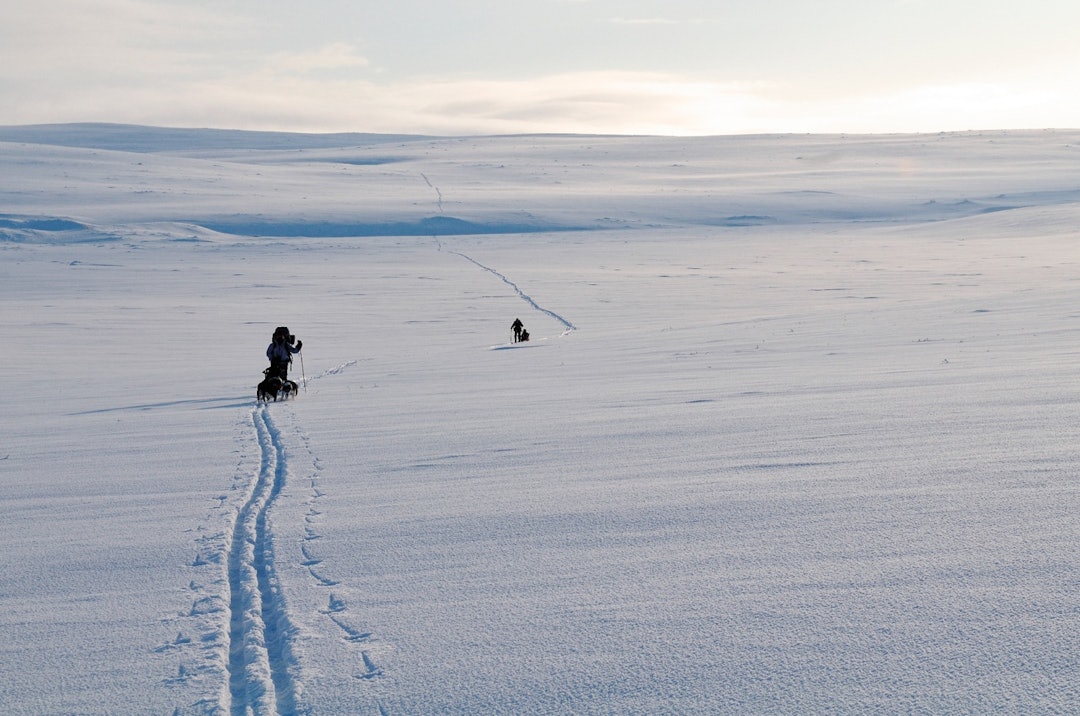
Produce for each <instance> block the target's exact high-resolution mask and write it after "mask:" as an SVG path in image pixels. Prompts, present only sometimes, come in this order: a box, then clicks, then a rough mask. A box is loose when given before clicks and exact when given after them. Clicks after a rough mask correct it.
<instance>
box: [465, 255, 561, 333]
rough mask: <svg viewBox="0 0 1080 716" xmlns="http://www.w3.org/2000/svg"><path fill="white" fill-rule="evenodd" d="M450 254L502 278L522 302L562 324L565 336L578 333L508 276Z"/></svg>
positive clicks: (477, 262)
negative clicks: (574, 332)
mask: <svg viewBox="0 0 1080 716" xmlns="http://www.w3.org/2000/svg"><path fill="white" fill-rule="evenodd" d="M448 253H451V254H454V255H455V256H460V257H461V258H463V259H465V260H466V261H469V262H471V263H473V264H475V265H477V266H479V267H480V268H482V269H484V270H485V271H487V272H488V273H490V274H493V275H494V276H497V277H498V278H500V279H501V280H502V282H503V283H505V284H506V285H507V286H509V287H510V288H512V289H514V291H515V292H516V293H517V295H518V296H520V297H521V300H523V301H525V303H527V304H529V305H530V306H532V307H533V309H535V310H537V311H539V312H540V313H543V314H546V315H548V316H551V317H552V318H554V319H555V320H556V321H558V322H559V323H561V324H562V325H563V328H565V330H564V331H563V333H562V334H563V335H564V336H565V335H566V334H567V333H570V332H571V331H576V330H577V327H576V326H575V325H574V324H573V323H571V322H570V321H568V320H566V319H565V318H563V317H562V316H560V315H559V314H558V313H555V311H552V310H549V309H547V308H544V307H543V306H541V305H540V304H538V303H537V302H536V301H534V300H533V297H532V296H530V295H529V294H527V293H525V292H524V291H522V290H521V287H520V286H518V285H517V284H516V283H514V282H513V281H511V280H510V279H508V278H507V277H506V276H504V275H503V274H501V273H499V272H498V271H496V270H495V269H493V268H491V267H490V266H485V265H484V264H482V263H480V262H479V261H477V260H476V259H474V258H473V257H471V256H467V255H466V254H463V253H461V252H460V251H450V252H448Z"/></svg>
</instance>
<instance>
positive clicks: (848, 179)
mask: <svg viewBox="0 0 1080 716" xmlns="http://www.w3.org/2000/svg"><path fill="white" fill-rule="evenodd" d="M0 161H2V164H0V166H3V171H0V299H2V305H3V309H4V322H3V325H4V329H5V335H4V339H5V341H4V343H5V347H6V352H5V358H6V360H5V371H4V373H5V376H6V377H7V382H6V385H5V389H4V410H2V411H0V485H2V490H0V511H2V519H0V544H3V548H2V549H0V570H2V573H3V575H4V579H3V582H2V584H3V586H2V587H0V615H2V616H0V625H2V626H0V633H2V634H3V635H4V638H3V639H2V640H0V664H2V666H0V706H2V707H3V711H4V712H5V713H15V714H19V713H27V714H30V713H33V714H42V713H44V714H66V713H132V714H135V713H138V714H145V713H176V714H196V713H221V714H240V713H246V712H248V711H249V710H250V712H253V713H257V714H262V713H285V714H293V713H296V714H341V713H361V714H363V713H371V714H428V713H457V714H487V713H492V714H493V713H517V714H548V713H579V714H585V713H621V714H659V713H670V714H686V713H709V714H713V713H730V714H745V713H777V714H780V713H783V714H791V713H822V712H828V713H851V714H856V713H858V714H862V713H868V712H886V713H899V712H905V713H908V712H911V713H962V712H970V713H985V712H994V711H998V712H1010V713H1031V712H1044V713H1045V712H1070V711H1073V710H1076V709H1077V708H1078V707H1080V691H1078V690H1077V687H1076V683H1077V679H1076V676H1077V668H1078V666H1077V659H1076V656H1075V654H1077V653H1078V652H1080V649H1078V647H1080V644H1078V637H1077V636H1076V635H1077V633H1078V628H1077V627H1078V626H1080V624H1078V617H1077V614H1078V613H1080V612H1078V609H1077V606H1078V603H1077V597H1076V594H1075V592H1076V590H1075V585H1076V583H1077V580H1078V578H1080V561H1078V557H1080V555H1078V549H1080V548H1078V547H1077V545H1078V544H1080V540H1078V537H1080V534H1078V532H1080V528H1078V527H1077V524H1076V520H1075V515H1076V513H1077V509H1078V508H1080V494H1078V487H1077V483H1076V480H1075V468H1076V465H1077V459H1076V440H1075V432H1076V431H1075V430H1074V428H1073V423H1074V420H1073V418H1072V415H1073V413H1074V412H1075V404H1076V403H1077V400H1078V397H1080V396H1078V389H1077V388H1076V387H1075V384H1076V380H1075V374H1076V364H1077V356H1078V354H1080V349H1078V348H1077V345H1078V339H1080V309H1078V308H1077V301H1076V299H1077V291H1078V284H1077V260H1078V257H1080V253H1078V251H1077V247H1076V243H1077V239H1078V234H1080V230H1078V229H1077V228H1076V227H1077V225H1078V219H1080V205H1078V203H1077V202H1078V201H1080V181H1078V180H1077V176H1080V174H1078V173H1077V167H1078V164H1080V132H1064V131H1059V132H1049V131H1046V132H998V133H967V134H944V135H904V136H759V137H715V138H698V139H685V138H683V139H675V138H655V137H591V136H517V137H475V138H431V137H373V136H371V135H337V136H321V137H305V136H299V135H294V136H288V135H285V136H282V135H273V136H260V135H255V134H250V133H240V134H237V133H221V132H212V131H210V130H205V131H188V130H175V131H174V130H161V129H154V128H140V127H119V128H118V127H110V126H86V125H72V126H53V127H37V128H0ZM514 318H521V320H522V321H523V322H524V323H525V325H526V327H527V328H528V329H529V331H530V333H531V336H532V340H530V341H529V342H528V343H517V344H514V343H511V342H510V336H511V334H510V323H511V322H512V321H513V320H514ZM277 325H288V326H289V327H290V328H291V329H292V331H293V332H294V333H295V334H296V335H297V336H298V337H299V338H301V339H302V340H303V342H304V350H303V352H302V353H301V356H302V359H303V362H302V363H301V362H300V361H299V360H298V361H297V363H296V364H295V365H294V368H293V377H294V378H296V379H297V381H298V382H300V383H301V384H302V388H301V393H300V396H299V397H298V398H297V399H296V400H292V401H289V402H279V403H271V404H267V405H263V404H257V403H256V402H255V384H256V383H257V382H258V380H259V379H260V378H261V370H262V368H263V367H264V366H265V365H266V360H265V358H264V355H263V354H264V351H265V349H266V344H267V343H268V342H269V339H270V335H271V333H272V332H273V329H274V327H275V326H277Z"/></svg>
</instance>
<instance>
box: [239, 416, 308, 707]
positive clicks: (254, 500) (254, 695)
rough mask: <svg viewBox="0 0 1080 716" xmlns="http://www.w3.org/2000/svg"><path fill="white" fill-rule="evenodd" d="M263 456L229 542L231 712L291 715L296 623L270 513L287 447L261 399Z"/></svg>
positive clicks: (283, 473) (258, 427)
mask: <svg viewBox="0 0 1080 716" xmlns="http://www.w3.org/2000/svg"><path fill="white" fill-rule="evenodd" d="M252 422H253V423H254V426H255V431H256V433H257V434H258V441H259V447H260V449H261V451H262V460H261V463H260V466H259V474H258V476H257V478H256V480H255V482H254V484H253V485H252V489H251V494H250V496H249V497H248V500H247V502H245V503H244V505H243V507H241V508H240V511H239V513H238V514H237V517H236V525H235V527H234V529H233V535H232V544H231V546H230V547H229V561H228V573H229V591H230V598H229V612H230V620H229V621H230V624H229V695H230V701H231V705H230V708H229V712H230V713H232V714H234V715H236V716H240V715H246V714H249V713H254V714H292V713H295V710H296V690H295V684H294V682H293V676H292V674H291V672H290V666H291V665H292V664H293V661H294V660H293V658H292V655H291V650H290V644H289V633H290V631H291V626H290V624H289V619H288V615H287V613H286V610H285V604H284V601H283V598H282V595H281V588H280V585H279V583H278V580H277V575H276V573H275V570H274V548H273V538H272V534H271V530H270V526H269V524H268V520H267V514H268V513H269V511H270V508H271V507H272V506H273V504H274V500H275V499H276V498H277V496H278V495H279V494H280V493H281V489H282V488H283V487H284V485H285V481H286V477H287V475H288V464H287V461H286V451H285V446H284V444H283V442H282V439H281V433H280V432H279V431H278V430H277V428H276V427H275V426H274V423H273V421H272V420H271V419H270V415H269V413H268V411H267V406H266V405H265V404H261V405H259V406H256V407H255V408H254V409H253V410H252Z"/></svg>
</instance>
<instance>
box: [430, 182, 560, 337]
mask: <svg viewBox="0 0 1080 716" xmlns="http://www.w3.org/2000/svg"><path fill="white" fill-rule="evenodd" d="M420 176H421V177H423V179H424V182H425V183H427V185H428V186H429V187H431V188H432V190H434V192H435V195H436V197H437V206H438V209H439V213H440V214H441V213H442V211H443V195H442V191H441V190H440V189H439V187H437V186H435V185H434V184H432V183H431V180H430V179H428V177H427V175H426V174H423V173H421V174H420ZM432 238H434V239H435V244H436V246H438V248H439V251H442V250H443V246H442V242H441V241H440V240H439V237H438V236H433V237H432ZM447 253H451V254H454V255H455V256H460V257H461V258H463V259H465V260H466V261H469V262H470V263H472V264H474V265H476V266H478V267H480V268H482V269H484V270H485V271H487V272H488V273H490V274H492V275H494V276H497V277H498V278H499V279H500V280H502V282H503V283H505V284H506V285H507V286H509V287H510V288H512V289H514V292H515V293H517V295H518V296H519V297H520V298H521V300H523V301H525V303H527V304H529V305H530V306H532V307H533V309H535V310H537V311H539V312H540V313H543V314H545V315H548V316H551V317H552V318H554V319H555V320H556V321H558V322H559V323H561V324H562V325H563V328H565V330H564V331H563V333H562V335H564V336H565V335H566V334H567V333H570V332H571V331H576V330H577V327H576V326H575V325H574V324H573V323H571V322H570V321H568V320H567V319H566V318H564V317H563V316H561V315H559V314H558V313H556V312H555V311H552V310H549V309H547V308H544V307H543V306H541V305H540V304H538V303H537V302H536V301H535V300H533V297H532V296H530V295H529V294H527V293H525V292H524V291H522V290H521V287H520V286H518V285H517V284H516V283H514V282H513V281H511V280H510V279H509V278H507V277H506V276H505V275H504V274H502V273H500V272H499V271H497V270H495V269H493V268H491V267H490V266H485V265H484V264H482V263H480V262H479V261H477V260H476V259H474V258H473V257H471V256H468V255H466V254H463V253H461V252H460V251H448V252H447Z"/></svg>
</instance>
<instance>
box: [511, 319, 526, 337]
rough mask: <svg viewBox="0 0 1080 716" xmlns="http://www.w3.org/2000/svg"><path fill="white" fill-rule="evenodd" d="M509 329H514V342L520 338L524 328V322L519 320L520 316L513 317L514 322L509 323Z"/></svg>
mask: <svg viewBox="0 0 1080 716" xmlns="http://www.w3.org/2000/svg"><path fill="white" fill-rule="evenodd" d="M510 328H511V330H513V331H514V343H517V342H519V341H520V340H521V332H522V331H524V330H525V324H524V323H522V322H521V319H520V318H515V319H514V322H513V323H511V324H510Z"/></svg>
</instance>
